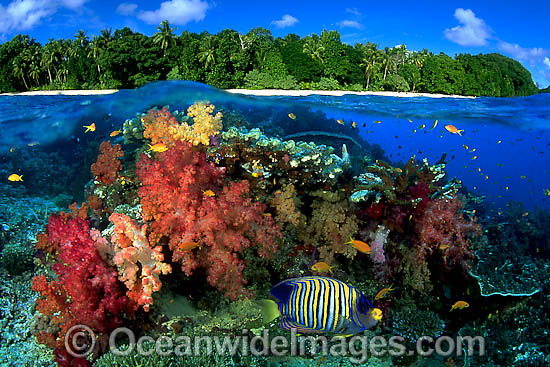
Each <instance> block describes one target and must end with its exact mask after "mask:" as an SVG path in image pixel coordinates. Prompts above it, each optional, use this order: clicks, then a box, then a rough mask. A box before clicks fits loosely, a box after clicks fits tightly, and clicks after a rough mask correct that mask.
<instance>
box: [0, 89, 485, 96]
mask: <svg viewBox="0 0 550 367" xmlns="http://www.w3.org/2000/svg"><path fill="white" fill-rule="evenodd" d="M225 91H226V92H229V93H237V94H246V95H254V96H296V97H300V96H309V95H322V96H343V95H344V94H354V95H358V96H368V95H372V96H386V97H430V98H476V97H472V96H459V95H447V94H431V93H412V92H371V91H364V92H351V91H345V90H334V91H329V90H283V89H260V90H253V89H225ZM116 92H118V90H117V89H97V90H44V91H32V92H22V93H2V94H0V96H55V95H68V96H75V95H94V94H112V93H116Z"/></svg>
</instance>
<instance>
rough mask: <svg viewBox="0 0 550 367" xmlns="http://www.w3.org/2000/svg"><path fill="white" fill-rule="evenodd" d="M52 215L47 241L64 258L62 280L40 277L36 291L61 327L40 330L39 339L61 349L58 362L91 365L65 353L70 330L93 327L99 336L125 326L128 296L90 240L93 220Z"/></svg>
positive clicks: (59, 270) (59, 265)
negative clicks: (83, 326) (123, 323)
mask: <svg viewBox="0 0 550 367" xmlns="http://www.w3.org/2000/svg"><path fill="white" fill-rule="evenodd" d="M53 217H54V218H55V219H54V220H52V219H50V224H49V225H48V229H47V235H48V241H49V242H50V243H55V244H56V245H58V247H59V261H58V262H56V263H55V264H54V265H53V269H54V271H55V273H56V275H57V278H58V280H54V281H52V282H48V280H47V279H46V277H44V276H37V277H35V278H34V279H33V290H34V291H36V292H39V293H40V295H41V297H40V298H38V299H37V300H36V309H37V311H39V312H40V313H42V314H44V315H47V316H49V317H50V318H51V321H52V322H53V324H55V325H56V326H57V327H58V329H57V330H55V331H52V332H51V333H46V332H41V333H39V334H38V335H37V337H38V340H39V342H41V343H44V344H46V345H48V346H50V347H55V348H56V350H55V355H56V359H57V361H58V363H59V365H61V366H71V365H89V364H87V363H85V362H86V360H85V359H81V358H74V357H72V356H70V355H68V354H67V353H66V352H65V345H64V340H65V337H66V334H67V333H68V332H69V331H71V332H77V331H80V329H78V330H71V328H72V327H73V326H75V325H79V324H80V325H86V326H88V327H89V328H90V329H91V330H92V331H93V332H94V333H95V335H96V336H99V335H101V334H106V333H109V332H110V331H112V330H114V329H115V328H116V327H119V326H120V325H121V324H122V319H121V315H122V312H124V311H126V310H128V299H127V298H126V297H125V296H124V294H123V293H122V291H121V288H122V287H121V284H120V283H119V281H118V280H117V277H116V272H115V271H114V269H112V268H111V267H110V266H108V265H107V264H106V263H105V262H104V261H103V259H102V258H101V256H100V255H99V253H98V251H97V249H96V246H95V242H94V241H93V240H92V239H91V238H90V236H89V234H88V231H89V224H88V222H87V221H85V220H83V219H81V218H70V219H66V218H65V219H62V218H61V217H59V216H57V215H53ZM52 223H55V224H56V225H51V224H52ZM88 342H90V340H88Z"/></svg>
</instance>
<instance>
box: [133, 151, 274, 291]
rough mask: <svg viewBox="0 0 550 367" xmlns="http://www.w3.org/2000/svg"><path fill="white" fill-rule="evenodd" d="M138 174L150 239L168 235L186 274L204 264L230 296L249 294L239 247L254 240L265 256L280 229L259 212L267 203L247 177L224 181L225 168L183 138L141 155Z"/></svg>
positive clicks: (154, 240)
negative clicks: (255, 197) (256, 196)
mask: <svg viewBox="0 0 550 367" xmlns="http://www.w3.org/2000/svg"><path fill="white" fill-rule="evenodd" d="M137 175H138V176H139V178H140V179H141V180H142V187H141V188H140V190H139V196H140V198H141V204H142V214H143V218H144V219H145V220H147V221H151V220H153V223H152V225H151V229H152V232H151V234H150V236H149V240H150V241H151V242H152V243H158V242H159V241H160V240H161V239H162V238H166V239H167V240H168V244H169V246H170V249H171V250H172V251H173V256H172V259H173V260H175V261H179V262H180V263H181V264H182V270H183V271H184V272H185V273H186V274H187V275H191V274H192V273H193V271H194V270H195V269H196V268H197V267H201V268H205V269H206V272H207V281H208V282H209V283H210V284H211V285H213V286H215V287H217V288H218V289H219V290H221V291H223V292H225V294H226V295H227V296H228V297H229V298H231V299H236V298H237V297H239V296H240V295H249V292H248V291H247V290H246V289H244V285H245V284H246V280H245V279H244V277H243V274H242V271H243V269H244V262H243V261H242V259H241V258H240V257H239V253H240V252H241V251H242V250H243V249H245V248H248V247H250V246H252V245H254V246H255V247H256V248H257V251H258V255H259V256H260V257H264V258H265V257H268V256H270V255H272V254H274V253H275V252H276V250H277V242H278V240H279V239H280V238H281V237H282V235H281V233H280V230H279V228H278V226H277V225H276V224H275V223H274V220H273V218H271V217H269V216H264V215H263V212H264V210H265V205H263V204H261V203H259V202H253V201H252V199H251V198H250V197H249V184H248V181H242V182H231V183H230V184H229V185H227V186H225V185H224V182H223V178H224V170H223V169H221V168H218V167H216V166H214V165H213V164H211V163H208V162H207V161H206V158H205V156H204V154H202V153H199V152H194V151H193V150H192V148H191V146H190V144H189V143H182V142H176V143H175V145H174V146H173V147H172V148H171V149H169V150H168V151H166V152H164V153H163V154H162V155H159V156H158V160H156V161H153V160H151V159H149V158H148V157H147V156H145V155H142V157H141V159H140V161H139V162H138V165H137ZM206 190H211V191H212V192H213V193H214V195H205V194H203V192H204V191H206ZM193 243H198V244H199V245H200V246H194V245H192V244H193Z"/></svg>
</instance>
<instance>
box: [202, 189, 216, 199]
mask: <svg viewBox="0 0 550 367" xmlns="http://www.w3.org/2000/svg"><path fill="white" fill-rule="evenodd" d="M202 195H203V196H205V197H208V198H211V197H212V196H216V194H215V193H214V191H212V190H205V191H203V192H202Z"/></svg>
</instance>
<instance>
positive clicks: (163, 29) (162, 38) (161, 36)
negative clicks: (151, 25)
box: [153, 20, 176, 57]
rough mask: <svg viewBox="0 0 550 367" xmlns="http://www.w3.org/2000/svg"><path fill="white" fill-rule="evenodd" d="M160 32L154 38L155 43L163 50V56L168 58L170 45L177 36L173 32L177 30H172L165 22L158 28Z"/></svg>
mask: <svg viewBox="0 0 550 367" xmlns="http://www.w3.org/2000/svg"><path fill="white" fill-rule="evenodd" d="M157 29H158V30H159V31H158V32H157V33H155V34H154V36H153V43H154V44H159V43H160V48H161V49H162V56H163V57H164V56H166V49H168V47H169V46H170V44H171V43H172V42H173V41H174V39H175V37H176V36H175V35H174V33H173V31H174V30H175V29H176V28H170V25H169V23H168V21H167V20H163V21H162V22H161V23H160V26H158V27H157Z"/></svg>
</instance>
